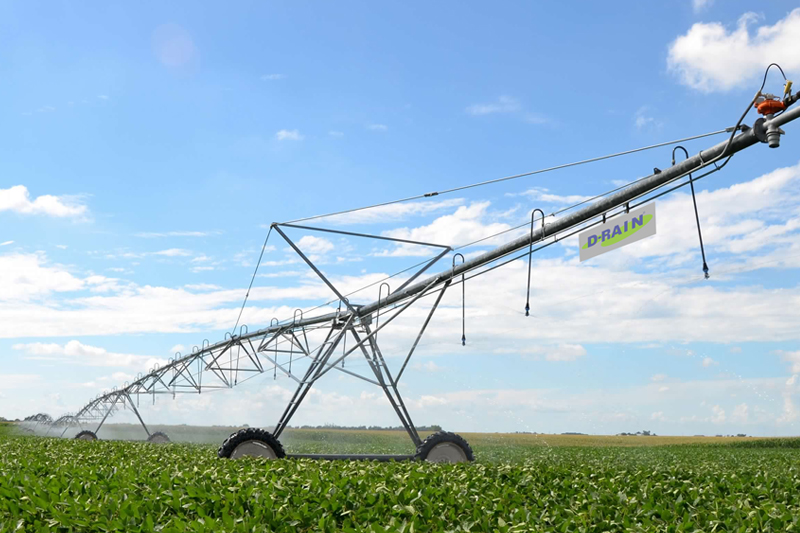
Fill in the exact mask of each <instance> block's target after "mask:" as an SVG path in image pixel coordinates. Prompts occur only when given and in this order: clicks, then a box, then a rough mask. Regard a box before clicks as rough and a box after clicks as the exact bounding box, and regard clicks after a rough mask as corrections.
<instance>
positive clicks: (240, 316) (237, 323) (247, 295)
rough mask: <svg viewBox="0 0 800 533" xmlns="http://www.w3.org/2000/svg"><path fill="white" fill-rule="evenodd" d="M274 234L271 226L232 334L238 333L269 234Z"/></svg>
mask: <svg viewBox="0 0 800 533" xmlns="http://www.w3.org/2000/svg"><path fill="white" fill-rule="evenodd" d="M271 234H272V226H270V228H269V231H267V237H266V238H265V239H264V244H263V245H262V246H261V254H260V255H259V256H258V262H257V263H256V268H255V270H253V277H252V278H250V285H249V286H248V287H247V293H245V295H244V301H243V302H242V308H241V309H239V316H238V317H236V324H234V325H233V329H232V330H231V336H233V334H234V333H236V327H237V326H238V325H239V321H240V320H241V319H242V313H244V306H245V305H247V299H248V298H249V297H250V289H252V288H253V282H254V281H255V280H256V274H258V267H259V266H260V265H261V259H263V257H264V251H265V250H266V249H267V242H268V241H269V236H270V235H271Z"/></svg>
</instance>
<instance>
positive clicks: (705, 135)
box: [282, 128, 736, 224]
mask: <svg viewBox="0 0 800 533" xmlns="http://www.w3.org/2000/svg"><path fill="white" fill-rule="evenodd" d="M728 131H731V130H730V128H726V129H723V130H717V131H712V132H709V133H703V134H701V135H694V136H692V137H685V138H683V139H676V140H674V141H667V142H662V143H658V144H652V145H650V146H643V147H641V148H634V149H633V150H626V151H624V152H617V153H613V154H608V155H603V156H600V157H593V158H590V159H583V160H581V161H574V162H572V163H565V164H563V165H557V166H554V167H549V168H543V169H539V170H534V171H531V172H523V173H522V174H514V175H512V176H505V177H503V178H495V179H491V180H486V181H481V182H478V183H472V184H470V185H462V186H460V187H453V188H451V189H444V190H442V191H436V192H428V193H425V194H417V195H414V196H408V197H406V198H400V199H397V200H390V201H388V202H381V203H377V204H372V205H367V206H363V207H355V208H353V209H345V210H342V211H335V212H333V213H326V214H324V215H314V216H310V217H305V218H298V219H296V220H290V221H288V222H283V223H282V224H295V223H297V222H305V221H308V220H317V219H320V218H327V217H332V216H337V215H345V214H348V213H355V212H358V211H364V210H367V209H374V208H376V207H384V206H387V205H393V204H399V203H402V202H409V201H411V200H420V199H423V198H431V197H433V196H440V195H443V194H449V193H453V192H458V191H464V190H467V189H473V188H475V187H482V186H484V185H491V184H494V183H500V182H503V181H509V180H514V179H518V178H525V177H528V176H534V175H536V174H544V173H545V172H552V171H554V170H560V169H562V168H569V167H574V166H578V165H585V164H587V163H595V162H597V161H603V160H605V159H612V158H614V157H620V156H623V155H629V154H634V153H637V152H643V151H645V150H652V149H654V148H660V147H662V146H669V145H672V144H678V143H681V142H686V141H693V140H696V139H702V138H704V137H710V136H712V135H719V134H721V133H726V132H728ZM733 133H734V134H735V133H736V130H734V131H733Z"/></svg>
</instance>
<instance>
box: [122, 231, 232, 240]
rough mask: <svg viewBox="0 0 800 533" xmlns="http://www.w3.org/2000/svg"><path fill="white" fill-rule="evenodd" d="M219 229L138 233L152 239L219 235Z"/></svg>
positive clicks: (139, 235)
mask: <svg viewBox="0 0 800 533" xmlns="http://www.w3.org/2000/svg"><path fill="white" fill-rule="evenodd" d="M220 233H221V232H219V231H165V232H149V233H148V232H145V233H137V234H136V236H137V237H142V238H145V239H152V238H157V237H209V236H211V235H219V234H220Z"/></svg>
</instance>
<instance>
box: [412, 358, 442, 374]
mask: <svg viewBox="0 0 800 533" xmlns="http://www.w3.org/2000/svg"><path fill="white" fill-rule="evenodd" d="M411 368H413V369H414V370H422V371H425V372H439V371H440V370H442V367H440V366H439V365H437V364H436V363H434V362H433V361H428V362H426V363H414V364H412V365H411Z"/></svg>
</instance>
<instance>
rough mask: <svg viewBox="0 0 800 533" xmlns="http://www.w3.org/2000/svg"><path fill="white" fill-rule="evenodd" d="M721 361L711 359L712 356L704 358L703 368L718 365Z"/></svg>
mask: <svg viewBox="0 0 800 533" xmlns="http://www.w3.org/2000/svg"><path fill="white" fill-rule="evenodd" d="M718 364H719V363H718V362H716V361H714V360H713V359H711V358H710V357H706V358H704V359H703V368H708V367H710V366H715V365H718Z"/></svg>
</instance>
